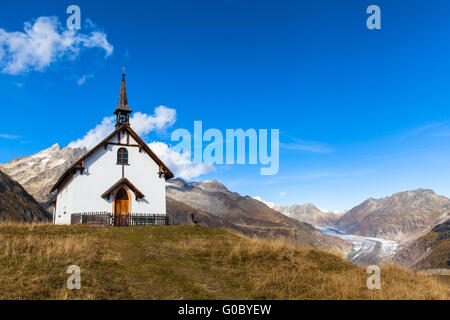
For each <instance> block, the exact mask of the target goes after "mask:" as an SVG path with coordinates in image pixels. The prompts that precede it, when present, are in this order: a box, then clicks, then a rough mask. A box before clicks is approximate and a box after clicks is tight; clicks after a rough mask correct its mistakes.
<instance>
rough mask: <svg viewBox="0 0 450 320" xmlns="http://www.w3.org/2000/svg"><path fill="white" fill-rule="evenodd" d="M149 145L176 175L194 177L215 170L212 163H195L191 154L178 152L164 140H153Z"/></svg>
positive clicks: (184, 177) (187, 177) (186, 177)
mask: <svg viewBox="0 0 450 320" xmlns="http://www.w3.org/2000/svg"><path fill="white" fill-rule="evenodd" d="M149 147H150V149H152V150H153V152H155V153H156V155H157V156H158V157H159V158H160V159H161V160H162V161H163V162H164V163H165V164H166V165H167V166H168V167H169V168H170V170H172V171H173V172H174V174H175V176H176V177H179V178H183V179H192V178H196V177H198V176H201V175H202V174H206V173H208V172H211V171H214V170H215V168H214V166H213V165H212V164H210V163H199V164H194V163H193V162H192V161H191V159H190V158H191V157H190V154H188V153H186V154H181V153H179V152H176V151H174V150H173V148H172V147H169V146H168V145H167V144H165V143H163V142H152V143H150V144H149Z"/></svg>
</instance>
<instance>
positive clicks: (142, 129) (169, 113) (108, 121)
mask: <svg viewBox="0 0 450 320" xmlns="http://www.w3.org/2000/svg"><path fill="white" fill-rule="evenodd" d="M175 119H176V110H175V109H172V108H167V107H165V106H159V107H156V108H155V114H154V115H148V114H145V113H141V112H136V113H134V114H133V115H132V116H131V118H130V124H131V126H132V128H133V129H134V131H136V133H137V134H139V135H146V134H147V133H149V132H150V131H153V130H160V129H164V128H167V127H168V126H171V125H173V124H174V123H175ZM115 121H116V117H115V116H110V117H104V118H103V120H102V122H101V123H100V124H98V125H96V126H95V128H94V129H91V130H89V131H88V133H86V135H85V136H84V137H83V138H80V139H77V140H76V141H72V142H70V143H69V145H68V147H70V148H83V147H86V148H87V149H88V150H89V149H92V148H93V147H95V146H96V145H97V144H98V143H99V142H101V141H102V140H103V139H105V138H106V136H107V135H108V134H110V133H111V132H113V131H114V126H115Z"/></svg>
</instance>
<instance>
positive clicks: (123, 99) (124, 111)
mask: <svg viewBox="0 0 450 320" xmlns="http://www.w3.org/2000/svg"><path fill="white" fill-rule="evenodd" d="M131 112H133V111H131V109H130V107H129V106H128V99H127V87H126V86H125V73H122V84H121V85H120V93H119V103H118V104H117V108H116V111H114V114H115V115H116V127H117V126H120V125H121V124H123V123H129V121H130V113H131Z"/></svg>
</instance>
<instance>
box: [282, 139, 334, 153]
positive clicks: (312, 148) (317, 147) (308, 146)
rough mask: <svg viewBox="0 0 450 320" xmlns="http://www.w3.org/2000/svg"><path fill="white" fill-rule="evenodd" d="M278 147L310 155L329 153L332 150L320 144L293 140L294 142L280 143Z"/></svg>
mask: <svg viewBox="0 0 450 320" xmlns="http://www.w3.org/2000/svg"><path fill="white" fill-rule="evenodd" d="M280 147H281V148H284V149H289V150H295V151H306V152H312V153H331V152H333V151H334V150H333V149H332V148H330V147H329V146H327V145H324V144H322V143H318V142H313V141H305V140H299V139H295V140H294V142H290V143H280Z"/></svg>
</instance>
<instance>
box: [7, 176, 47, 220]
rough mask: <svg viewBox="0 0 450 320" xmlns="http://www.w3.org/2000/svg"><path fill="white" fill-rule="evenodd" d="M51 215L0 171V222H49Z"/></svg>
mask: <svg viewBox="0 0 450 320" xmlns="http://www.w3.org/2000/svg"><path fill="white" fill-rule="evenodd" d="M50 219H51V215H50V214H49V213H48V212H47V211H46V210H45V209H44V208H42V207H41V206H40V205H39V203H37V201H36V200H35V199H34V198H33V197H32V196H31V195H30V194H29V193H28V192H26V191H25V189H24V188H23V187H22V186H21V185H20V184H19V183H17V182H16V181H14V180H13V179H11V178H10V177H9V176H8V175H6V174H4V173H3V172H1V171H0V221H7V220H8V221H26V222H31V221H49V220H50Z"/></svg>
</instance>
